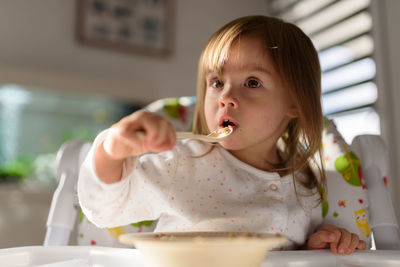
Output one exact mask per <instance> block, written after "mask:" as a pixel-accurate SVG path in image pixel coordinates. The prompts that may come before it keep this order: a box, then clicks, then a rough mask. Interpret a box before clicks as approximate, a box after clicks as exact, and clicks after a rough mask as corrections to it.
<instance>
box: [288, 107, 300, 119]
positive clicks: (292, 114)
mask: <svg viewBox="0 0 400 267" xmlns="http://www.w3.org/2000/svg"><path fill="white" fill-rule="evenodd" d="M286 115H287V116H288V117H289V118H291V119H294V118H298V117H299V109H298V107H297V106H296V105H295V104H291V106H290V107H289V110H288V111H287V112H286Z"/></svg>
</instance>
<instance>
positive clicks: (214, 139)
mask: <svg viewBox="0 0 400 267" xmlns="http://www.w3.org/2000/svg"><path fill="white" fill-rule="evenodd" d="M231 133H233V128H232V126H230V125H229V126H228V127H224V128H220V129H217V130H215V131H213V132H211V133H210V134H208V135H202V134H194V133H191V132H177V133H176V139H178V140H181V139H197V140H201V141H204V142H209V143H218V142H221V141H222V140H224V139H226V138H228V137H229V135H230V134H231ZM145 135H146V134H145V133H144V132H143V131H138V132H136V136H137V137H138V138H139V139H144V138H145Z"/></svg>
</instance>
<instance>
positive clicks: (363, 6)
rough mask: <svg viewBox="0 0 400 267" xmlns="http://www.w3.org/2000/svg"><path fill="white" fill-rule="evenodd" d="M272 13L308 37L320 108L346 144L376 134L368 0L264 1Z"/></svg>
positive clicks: (377, 117) (377, 121)
mask: <svg viewBox="0 0 400 267" xmlns="http://www.w3.org/2000/svg"><path fill="white" fill-rule="evenodd" d="M266 1H267V4H268V10H269V13H270V15H272V16H276V17H280V18H282V19H284V20H286V21H288V22H292V23H294V24H296V25H297V26H299V27H300V28H301V29H302V30H303V31H304V32H305V33H306V34H307V35H308V36H310V38H311V39H312V41H313V43H314V45H315V47H316V49H317V50H318V53H319V58H320V63H321V70H322V80H321V85H322V107H323V112H324V114H325V116H327V117H328V118H331V119H333V120H334V121H335V123H336V125H337V127H338V128H339V131H340V132H341V133H342V134H343V135H344V138H345V139H346V141H347V142H351V140H352V139H353V137H354V136H355V135H358V134H366V133H369V134H380V123H379V116H378V115H377V113H376V111H375V109H374V104H375V103H376V101H377V97H378V88H377V86H376V83H375V75H376V66H375V61H374V58H373V53H374V40H373V37H372V32H371V31H372V23H373V22H372V16H371V13H370V5H371V3H370V0H342V1H338V0H336V1H335V0H266Z"/></svg>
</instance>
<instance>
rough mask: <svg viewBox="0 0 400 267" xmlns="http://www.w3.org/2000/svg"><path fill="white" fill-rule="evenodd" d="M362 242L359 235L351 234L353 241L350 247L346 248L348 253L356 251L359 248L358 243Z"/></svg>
mask: <svg viewBox="0 0 400 267" xmlns="http://www.w3.org/2000/svg"><path fill="white" fill-rule="evenodd" d="M359 242H360V239H359V237H358V235H356V234H351V242H350V245H349V247H348V248H347V250H346V252H345V253H346V254H351V253H353V252H354V250H355V249H356V248H357V246H358V243H359Z"/></svg>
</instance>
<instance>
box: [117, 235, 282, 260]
mask: <svg viewBox="0 0 400 267" xmlns="http://www.w3.org/2000/svg"><path fill="white" fill-rule="evenodd" d="M119 241H120V242H121V243H123V244H126V245H132V246H134V247H136V248H137V249H139V252H140V254H141V255H142V257H143V260H144V262H145V263H146V266H148V267H188V266H190V267H197V266H199V267H200V266H202V267H203V266H207V267H217V266H218V267H225V266H227V267H236V266H237V267H243V266H245V267H259V266H260V265H261V263H262V262H263V260H264V258H265V256H266V254H267V251H268V250H269V249H270V248H271V247H275V246H277V245H279V244H281V243H283V242H285V241H286V238H284V237H282V236H278V235H273V234H261V233H260V234H259V233H236V232H168V233H131V234H124V235H120V236H119Z"/></svg>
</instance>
